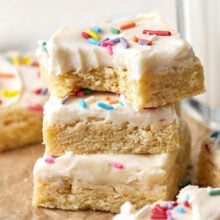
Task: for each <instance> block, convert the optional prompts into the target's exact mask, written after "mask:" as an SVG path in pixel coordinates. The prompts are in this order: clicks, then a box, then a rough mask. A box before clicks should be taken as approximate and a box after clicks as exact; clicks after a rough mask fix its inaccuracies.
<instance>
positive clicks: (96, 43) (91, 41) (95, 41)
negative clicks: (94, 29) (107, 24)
mask: <svg viewBox="0 0 220 220" xmlns="http://www.w3.org/2000/svg"><path fill="white" fill-rule="evenodd" d="M88 43H90V44H94V45H99V41H98V40H96V39H93V38H89V39H88Z"/></svg>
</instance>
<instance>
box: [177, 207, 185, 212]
mask: <svg viewBox="0 0 220 220" xmlns="http://www.w3.org/2000/svg"><path fill="white" fill-rule="evenodd" d="M176 211H177V212H178V213H184V212H185V209H184V208H183V207H177V208H176Z"/></svg>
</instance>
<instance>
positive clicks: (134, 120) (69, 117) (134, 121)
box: [44, 93, 179, 127]
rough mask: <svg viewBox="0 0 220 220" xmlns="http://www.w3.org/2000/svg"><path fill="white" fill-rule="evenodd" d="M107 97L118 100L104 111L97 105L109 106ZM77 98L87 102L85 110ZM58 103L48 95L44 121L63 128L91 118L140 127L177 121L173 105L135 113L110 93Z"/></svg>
mask: <svg viewBox="0 0 220 220" xmlns="http://www.w3.org/2000/svg"><path fill="white" fill-rule="evenodd" d="M106 96H109V97H110V99H111V100H118V101H119V103H116V104H112V105H110V106H112V107H113V108H114V109H113V110H106V109H103V108H101V107H99V106H98V105H97V103H98V102H103V103H105V104H108V105H109V101H108V100H105V97H106ZM79 99H83V100H84V101H85V102H86V104H87V107H86V108H82V106H81V105H80V104H79V103H78V100H79ZM61 101H62V100H61V99H59V98H57V97H55V96H51V97H50V99H49V101H48V102H47V103H46V105H45V109H44V120H45V121H46V122H47V123H48V124H58V125H63V124H65V123H72V122H74V121H77V120H81V121H85V120H87V119H88V118H94V117H95V118H100V119H102V120H104V122H113V123H115V124H121V123H124V122H128V123H129V125H130V126H139V127H147V126H149V125H150V126H157V125H162V124H166V123H170V122H173V121H174V120H177V121H179V117H178V115H177V114H176V110H175V104H173V105H168V106H165V107H160V108H156V109H154V110H149V109H142V110H135V109H133V108H131V107H130V106H129V105H128V104H127V102H126V100H125V98H122V97H119V96H117V95H114V94H110V93H91V94H90V95H86V96H84V97H82V98H77V97H71V98H70V100H68V101H67V102H66V103H65V104H61ZM121 103H123V104H121Z"/></svg>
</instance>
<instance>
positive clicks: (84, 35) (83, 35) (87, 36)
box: [81, 32, 91, 39]
mask: <svg viewBox="0 0 220 220" xmlns="http://www.w3.org/2000/svg"><path fill="white" fill-rule="evenodd" d="M81 36H82V37H84V38H85V39H89V38H91V36H90V35H89V34H88V33H86V32H82V33H81Z"/></svg>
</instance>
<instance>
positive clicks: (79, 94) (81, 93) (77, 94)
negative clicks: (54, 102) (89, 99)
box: [75, 90, 85, 98]
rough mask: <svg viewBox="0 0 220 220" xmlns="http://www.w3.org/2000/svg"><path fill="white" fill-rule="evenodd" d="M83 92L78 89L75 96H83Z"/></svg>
mask: <svg viewBox="0 0 220 220" xmlns="http://www.w3.org/2000/svg"><path fill="white" fill-rule="evenodd" d="M84 95H85V94H84V92H83V91H82V90H79V91H77V92H76V93H75V96H77V97H80V98H82V97H84Z"/></svg>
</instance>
